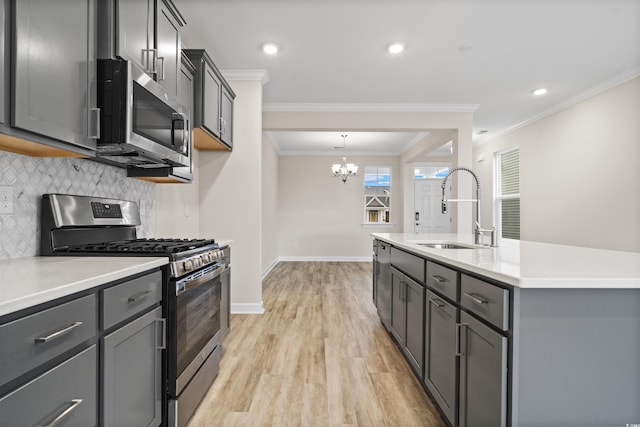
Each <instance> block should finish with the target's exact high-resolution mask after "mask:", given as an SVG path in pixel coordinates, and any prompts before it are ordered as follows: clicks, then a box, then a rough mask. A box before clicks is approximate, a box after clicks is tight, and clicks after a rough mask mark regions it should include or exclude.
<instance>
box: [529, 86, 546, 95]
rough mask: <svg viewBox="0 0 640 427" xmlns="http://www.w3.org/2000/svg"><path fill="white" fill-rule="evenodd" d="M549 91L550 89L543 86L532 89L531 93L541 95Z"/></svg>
mask: <svg viewBox="0 0 640 427" xmlns="http://www.w3.org/2000/svg"><path fill="white" fill-rule="evenodd" d="M547 92H549V89H547V88H546V87H541V88H538V89H534V90H532V91H531V93H532V94H534V95H535V96H541V95H544V94H545V93H547Z"/></svg>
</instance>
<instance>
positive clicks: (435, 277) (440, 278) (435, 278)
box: [431, 275, 449, 283]
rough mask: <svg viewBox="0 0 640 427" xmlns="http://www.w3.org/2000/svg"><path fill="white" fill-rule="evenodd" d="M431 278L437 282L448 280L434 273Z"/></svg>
mask: <svg viewBox="0 0 640 427" xmlns="http://www.w3.org/2000/svg"><path fill="white" fill-rule="evenodd" d="M431 278H432V279H433V280H435V281H436V282H438V283H445V282H448V281H449V280H448V279H445V278H444V277H442V276H435V275H434V276H431Z"/></svg>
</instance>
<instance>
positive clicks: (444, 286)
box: [427, 261, 458, 301]
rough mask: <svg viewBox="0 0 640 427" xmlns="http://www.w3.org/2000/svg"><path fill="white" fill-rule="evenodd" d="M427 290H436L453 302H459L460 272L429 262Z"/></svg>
mask: <svg viewBox="0 0 640 427" xmlns="http://www.w3.org/2000/svg"><path fill="white" fill-rule="evenodd" d="M427 288H430V289H434V290H436V291H437V292H439V293H440V294H442V295H444V296H445V297H447V298H449V299H451V300H452V301H458V272H457V271H455V270H452V269H450V268H447V267H444V266H442V265H440V264H436V263H435V262H431V261H427Z"/></svg>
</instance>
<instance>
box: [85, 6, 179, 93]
mask: <svg viewBox="0 0 640 427" xmlns="http://www.w3.org/2000/svg"><path fill="white" fill-rule="evenodd" d="M99 7H100V20H99V22H98V29H99V40H98V49H99V55H98V56H99V57H100V58H113V57H115V56H117V57H120V58H123V59H126V60H128V61H131V63H132V64H133V65H135V66H137V68H139V69H141V70H143V71H144V72H145V73H147V74H148V75H149V76H150V77H151V78H153V79H155V80H157V81H158V83H159V84H160V85H161V86H162V87H163V88H164V89H165V90H166V91H167V94H169V95H171V96H173V97H175V96H177V95H178V76H179V70H180V62H181V61H180V55H181V46H180V28H181V27H182V26H183V25H184V24H185V22H184V19H183V18H182V16H181V15H180V13H179V12H178V10H177V9H176V8H175V6H174V5H173V3H171V2H170V1H169V0H103V1H101V2H100V3H99Z"/></svg>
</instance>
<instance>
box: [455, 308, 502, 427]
mask: <svg viewBox="0 0 640 427" xmlns="http://www.w3.org/2000/svg"><path fill="white" fill-rule="evenodd" d="M460 324H461V325H462V328H461V333H460V352H461V353H462V355H461V356H460V427H476V426H477V427H485V426H487V427H488V426H492V427H493V426H495V427H499V426H506V424H507V423H506V412H507V411H506V408H507V406H506V401H507V398H506V396H507V338H506V337H504V336H502V335H500V334H499V333H497V332H495V331H494V330H492V329H491V328H489V327H488V326H486V325H484V324H482V323H480V321H478V320H476V319H474V318H473V317H471V316H470V315H468V314H466V313H465V312H462V313H461V314H460Z"/></svg>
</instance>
